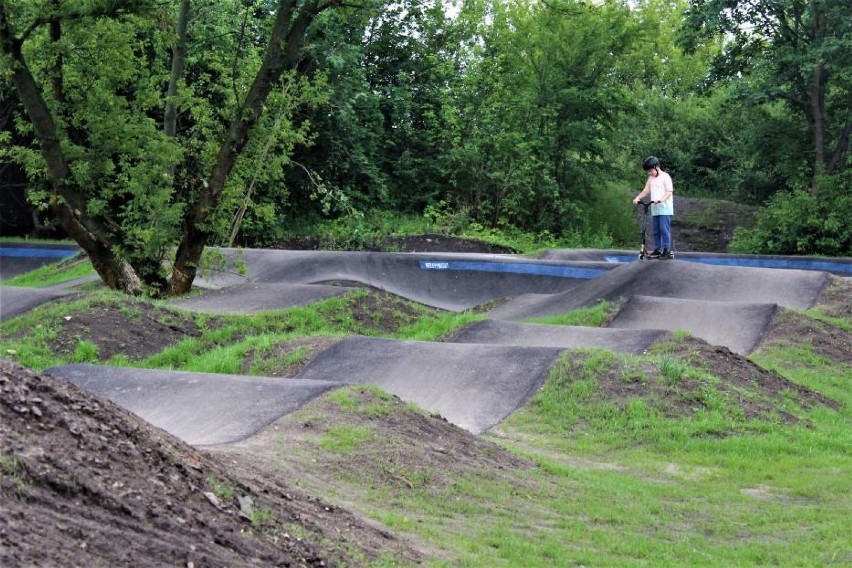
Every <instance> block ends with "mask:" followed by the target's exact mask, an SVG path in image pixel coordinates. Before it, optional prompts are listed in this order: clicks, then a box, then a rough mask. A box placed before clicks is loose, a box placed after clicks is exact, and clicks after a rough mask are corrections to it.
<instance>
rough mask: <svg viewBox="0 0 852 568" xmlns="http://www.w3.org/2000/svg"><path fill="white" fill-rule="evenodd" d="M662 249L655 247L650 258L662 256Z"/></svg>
mask: <svg viewBox="0 0 852 568" xmlns="http://www.w3.org/2000/svg"><path fill="white" fill-rule="evenodd" d="M661 254H662V253H661V252H660V249H654V250H653V251H652V252H651V253H650V254H649V255H648V258H660V256H661Z"/></svg>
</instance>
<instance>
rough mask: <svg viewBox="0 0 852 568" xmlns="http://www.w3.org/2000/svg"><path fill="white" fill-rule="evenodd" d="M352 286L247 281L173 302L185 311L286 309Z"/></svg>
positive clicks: (338, 292)
mask: <svg viewBox="0 0 852 568" xmlns="http://www.w3.org/2000/svg"><path fill="white" fill-rule="evenodd" d="M351 289H352V288H348V287H345V286H324V285H321V284H274V283H265V284H258V283H253V282H249V283H245V284H237V285H235V286H229V287H227V288H220V289H217V290H210V291H207V292H205V293H204V294H203V295H201V296H196V297H193V298H186V299H183V300H178V301H175V302H172V305H173V306H175V307H178V308H182V309H185V310H193V311H197V312H207V313H242V314H251V313H256V312H263V311H269V310H283V309H285V308H290V307H292V306H301V305H305V304H310V303H311V302H316V301H317V300H323V299H325V298H330V297H332V296H338V295H340V294H343V293H345V292H347V291H349V290H351Z"/></svg>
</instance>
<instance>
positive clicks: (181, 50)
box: [163, 0, 190, 138]
mask: <svg viewBox="0 0 852 568" xmlns="http://www.w3.org/2000/svg"><path fill="white" fill-rule="evenodd" d="M189 10H190V6H189V0H181V3H180V9H179V11H178V19H177V42H176V43H175V46H174V47H173V48H172V70H171V73H170V74H169V88H168V90H167V91H166V110H165V113H164V117H163V132H165V133H166V136H168V137H170V138H174V136H175V133H176V132H177V104H175V97H176V96H177V92H178V83H179V82H180V80H181V79H182V78H183V71H184V68H185V67H186V41H187V40H186V34H187V30H188V29H189Z"/></svg>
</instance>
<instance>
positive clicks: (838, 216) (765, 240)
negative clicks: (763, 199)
mask: <svg viewBox="0 0 852 568" xmlns="http://www.w3.org/2000/svg"><path fill="white" fill-rule="evenodd" d="M821 182H822V183H821V185H820V193H819V196H818V197H817V198H814V197H813V196H812V195H811V194H810V193H809V192H807V191H803V190H794V191H785V192H780V193H777V194H775V195H774V196H772V198H771V199H770V200H769V202H768V203H767V206H766V209H764V210H763V211H762V212H761V213H759V214H758V216H757V223H756V226H755V227H754V229H743V228H739V229H737V231H736V232H735V233H734V238H733V240H732V241H731V243H730V245H729V247H728V248H729V250H731V251H733V252H741V253H754V254H803V255H805V254H813V255H821V256H852V192H849V191H848V187H849V186H850V185H852V170H849V171H847V172H844V173H843V174H837V175H834V176H826V177H824V178H823V179H822V180H821Z"/></svg>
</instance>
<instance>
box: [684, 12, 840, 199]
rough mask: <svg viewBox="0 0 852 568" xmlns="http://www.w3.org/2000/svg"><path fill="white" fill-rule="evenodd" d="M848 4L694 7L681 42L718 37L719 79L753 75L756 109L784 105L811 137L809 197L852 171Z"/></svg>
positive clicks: (691, 44)
mask: <svg viewBox="0 0 852 568" xmlns="http://www.w3.org/2000/svg"><path fill="white" fill-rule="evenodd" d="M848 8H849V7H848V2H844V1H843V0H755V1H751V0H748V1H747V0H690V9H689V11H688V12H687V16H686V21H685V23H684V28H683V33H682V42H683V44H684V46H685V47H686V48H687V49H694V48H695V47H697V46H699V45H701V44H702V43H704V42H706V41H707V40H710V39H714V38H716V37H718V36H719V35H722V36H724V38H725V49H724V51H723V52H722V53H721V54H720V55H719V57H718V58H717V59H716V61H715V65H714V72H715V77H716V78H722V77H732V76H734V77H735V76H737V75H740V74H741V75H750V76H752V77H754V78H755V79H757V81H755V82H754V90H753V91H752V97H753V99H754V101H755V102H763V101H769V100H779V99H780V100H783V101H784V102H785V103H786V104H787V105H788V106H789V107H790V108H792V109H794V111H795V112H797V113H800V114H801V115H802V116H803V117H804V118H805V119H806V120H807V123H808V125H809V127H810V133H811V148H812V156H811V170H812V171H811V174H812V181H811V193H812V195H814V196H817V194H818V193H819V180H820V178H821V176H822V175H824V174H829V175H830V174H834V173H837V172H840V171H842V170H844V169H846V168H848V167H849V163H848V155H849V137H850V133H852V68H850V66H849V61H852V24H850V19H849V14H848Z"/></svg>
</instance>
